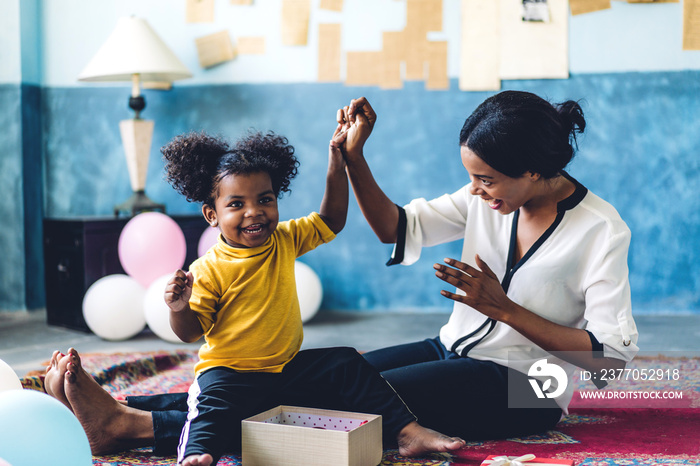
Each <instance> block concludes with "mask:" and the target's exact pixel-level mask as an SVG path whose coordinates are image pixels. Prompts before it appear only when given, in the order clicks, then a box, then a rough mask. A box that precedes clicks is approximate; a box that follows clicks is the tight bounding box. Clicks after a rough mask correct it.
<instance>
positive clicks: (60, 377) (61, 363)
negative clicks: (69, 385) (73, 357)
mask: <svg viewBox="0 0 700 466" xmlns="http://www.w3.org/2000/svg"><path fill="white" fill-rule="evenodd" d="M67 365H68V358H67V357H66V355H65V354H63V353H61V352H60V351H54V352H53V354H52V355H51V361H49V365H48V366H46V374H45V375H44V390H46V393H48V394H49V395H51V396H52V397H54V398H56V399H57V400H58V401H60V402H61V403H63V404H64V405H66V407H67V408H68V409H70V410H71V411H73V407H72V406H71V405H70V403H69V402H68V398H66V391H65V390H64V388H63V383H64V379H65V375H66V370H67V369H66V366H67Z"/></svg>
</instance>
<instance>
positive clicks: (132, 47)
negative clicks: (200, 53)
mask: <svg viewBox="0 0 700 466" xmlns="http://www.w3.org/2000/svg"><path fill="white" fill-rule="evenodd" d="M134 74H138V75H139V76H140V79H141V81H168V82H172V81H175V80H178V79H184V78H190V77H192V73H190V71H189V70H188V69H187V67H186V66H185V65H184V64H183V63H182V62H181V61H180V60H179V59H178V58H177V57H176V56H175V54H174V53H173V52H172V50H170V48H168V46H167V45H165V42H163V40H162V39H161V38H160V37H158V35H157V34H156V33H155V31H154V30H153V29H152V28H151V26H150V25H149V24H148V22H147V21H146V20H145V19H143V18H136V17H133V16H131V17H124V18H120V19H119V21H118V22H117V27H116V28H114V31H113V32H112V35H110V36H109V38H108V39H107V42H105V43H104V45H102V47H101V48H100V49H99V50H98V51H97V54H96V55H95V56H94V57H93V58H92V61H90V63H88V65H87V66H86V67H85V69H84V70H83V71H82V72H81V73H80V75H79V76H78V80H79V81H131V80H132V75H134Z"/></svg>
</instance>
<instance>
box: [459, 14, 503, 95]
mask: <svg viewBox="0 0 700 466" xmlns="http://www.w3.org/2000/svg"><path fill="white" fill-rule="evenodd" d="M461 18H462V19H461V23H462V24H461V26H462V35H461V38H460V56H459V88H460V89H461V90H463V91H497V90H499V89H501V78H500V75H499V72H500V67H501V58H500V57H501V35H500V26H501V22H500V15H499V1H497V0H493V1H483V0H462V12H461Z"/></svg>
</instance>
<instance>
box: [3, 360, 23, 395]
mask: <svg viewBox="0 0 700 466" xmlns="http://www.w3.org/2000/svg"><path fill="white" fill-rule="evenodd" d="M5 390H22V382H20V381H19V377H17V374H16V373H15V371H14V370H12V368H11V367H10V365H9V364H8V363H6V362H5V361H3V360H2V359H0V392H4V391H5Z"/></svg>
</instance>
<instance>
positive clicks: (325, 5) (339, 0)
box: [319, 0, 343, 11]
mask: <svg viewBox="0 0 700 466" xmlns="http://www.w3.org/2000/svg"><path fill="white" fill-rule="evenodd" d="M319 8H321V9H322V10H331V11H343V0H321V5H320V7H319Z"/></svg>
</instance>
